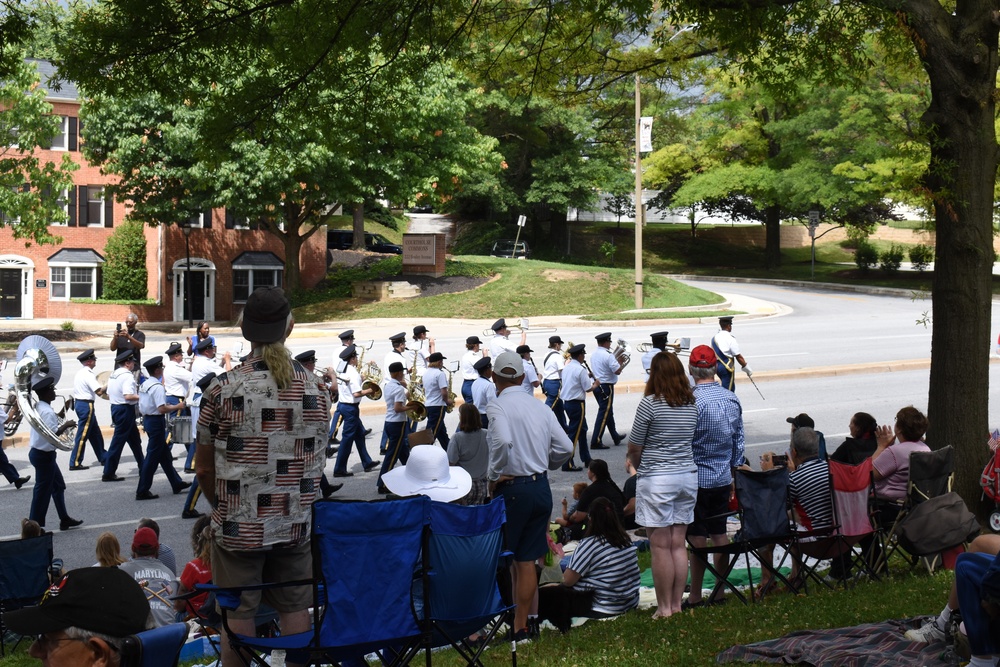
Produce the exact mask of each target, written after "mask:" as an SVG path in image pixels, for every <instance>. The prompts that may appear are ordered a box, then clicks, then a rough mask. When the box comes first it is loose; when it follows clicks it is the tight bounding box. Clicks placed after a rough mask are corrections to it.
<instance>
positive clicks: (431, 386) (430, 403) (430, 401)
mask: <svg viewBox="0 0 1000 667" xmlns="http://www.w3.org/2000/svg"><path fill="white" fill-rule="evenodd" d="M447 388H448V376H447V374H445V372H444V371H443V370H441V369H440V368H428V369H427V370H426V371H425V372H424V396H425V397H426V398H425V400H424V405H425V406H427V407H429V408H433V407H438V408H439V407H442V406H445V405H447V404H448V402H447V401H446V400H444V398H442V397H441V390H442V389H447Z"/></svg>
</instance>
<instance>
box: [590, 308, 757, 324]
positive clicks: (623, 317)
mask: <svg viewBox="0 0 1000 667" xmlns="http://www.w3.org/2000/svg"><path fill="white" fill-rule="evenodd" d="M745 314H746V313H744V312H743V311H742V310H668V311H655V312H651V313H628V312H626V313H622V312H617V313H599V314H597V315H584V316H583V317H581V318H580V319H581V320H587V321H592V322H602V321H603V322H633V321H635V320H686V319H698V318H701V317H707V318H713V317H721V316H723V315H745Z"/></svg>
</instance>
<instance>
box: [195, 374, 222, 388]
mask: <svg viewBox="0 0 1000 667" xmlns="http://www.w3.org/2000/svg"><path fill="white" fill-rule="evenodd" d="M216 377H217V376H216V374H215V373H209V374H208V375H206V376H205V377H203V378H202V379H200V380H198V381H197V382H196V383H195V386H196V387H198V389H201V391H202V393H205V390H206V389H208V385H210V384H212V380H214V379H215V378H216Z"/></svg>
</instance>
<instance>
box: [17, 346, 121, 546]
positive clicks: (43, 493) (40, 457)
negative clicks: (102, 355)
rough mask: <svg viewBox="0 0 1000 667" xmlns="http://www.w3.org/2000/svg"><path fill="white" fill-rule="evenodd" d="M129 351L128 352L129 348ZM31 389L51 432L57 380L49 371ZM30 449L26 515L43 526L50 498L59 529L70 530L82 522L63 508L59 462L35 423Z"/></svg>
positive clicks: (56, 421)
mask: <svg viewBox="0 0 1000 667" xmlns="http://www.w3.org/2000/svg"><path fill="white" fill-rule="evenodd" d="M128 354H129V355H130V356H131V354H132V351H131V350H129V351H128ZM31 390H32V391H34V392H35V394H36V395H37V396H38V402H37V403H35V410H36V411H37V412H38V417H39V418H40V419H41V420H42V422H43V423H44V424H45V425H46V426H47V427H49V430H51V431H52V432H53V433H55V432H56V430H57V429H58V428H59V417H57V416H56V413H55V410H53V409H52V401H54V400H56V383H55V380H54V379H53V378H52V376H51V375H49V376H47V377H44V378H42V379H41V380H38V381H37V382H35V384H34V386H32V387H31ZM132 426H133V428H134V427H135V417H134V416H133V417H132ZM29 441H30V443H31V449H30V450H29V451H28V460H29V461H31V465H32V466H34V467H35V489H34V493H33V495H32V497H31V511H30V513H29V514H28V517H29V518H30V519H31V520H32V521H35V522H37V523H38V525H39V526H41V527H43V528H44V527H45V515H47V514H48V513H49V500H51V501H52V502H53V503H54V504H55V506H56V513H58V514H59V530H69V529H70V528H75V527H77V526H79V525H80V524H82V523H83V521H81V520H80V519H74V518H73V517H71V516H70V515H69V512H68V511H67V510H66V496H65V493H66V482H64V481H63V477H62V473H61V472H59V466H58V465H56V448H55V446H53V445H52V443H50V442H49V441H48V440H46V439H45V437H44V436H43V435H42V434H41V433H39V432H38V431H37V430H36V429H35V428H34V427H32V429H31V436H30V438H29Z"/></svg>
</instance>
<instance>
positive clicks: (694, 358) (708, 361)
mask: <svg viewBox="0 0 1000 667" xmlns="http://www.w3.org/2000/svg"><path fill="white" fill-rule="evenodd" d="M716 361H718V360H717V359H716V357H715V350H713V349H712V348H710V347H709V346H708V345H699V346H698V347H696V348H694V349H693V350H691V355H690V357H688V363H689V364H690V365H692V366H694V367H695V368H715V362H716Z"/></svg>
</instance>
